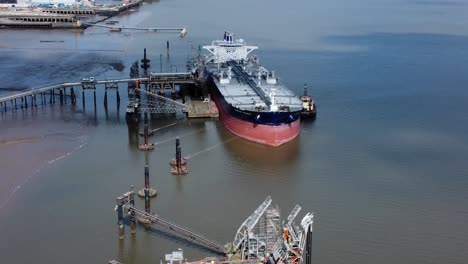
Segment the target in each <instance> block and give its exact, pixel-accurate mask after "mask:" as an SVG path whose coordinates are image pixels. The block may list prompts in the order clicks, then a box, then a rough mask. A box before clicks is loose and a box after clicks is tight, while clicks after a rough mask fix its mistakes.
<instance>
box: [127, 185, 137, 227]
mask: <svg viewBox="0 0 468 264" xmlns="http://www.w3.org/2000/svg"><path fill="white" fill-rule="evenodd" d="M131 190H132V191H133V186H132V187H131ZM129 200H130V201H129V202H130V205H131V206H132V208H135V193H134V192H133V193H132V195H130V197H129ZM130 232H131V233H132V234H135V233H136V217H135V211H134V210H131V211H130Z"/></svg>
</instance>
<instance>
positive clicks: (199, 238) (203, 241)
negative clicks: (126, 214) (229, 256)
mask: <svg viewBox="0 0 468 264" xmlns="http://www.w3.org/2000/svg"><path fill="white" fill-rule="evenodd" d="M124 207H125V208H127V209H128V210H129V211H131V210H133V211H134V212H135V213H136V214H137V215H138V216H140V217H144V218H146V219H149V220H150V221H151V223H152V224H155V225H158V226H159V227H162V228H164V229H165V231H167V232H169V233H170V234H173V235H175V236H178V237H180V238H183V239H186V240H188V241H190V242H192V243H194V244H197V245H200V246H203V247H205V248H208V249H210V250H211V251H213V252H216V253H219V254H224V247H223V246H222V245H219V244H218V243H216V242H214V241H211V240H209V239H207V238H206V237H204V236H203V235H201V234H198V233H195V232H193V231H190V230H189V229H187V228H185V227H182V226H180V225H177V224H175V223H172V222H170V221H168V220H165V219H163V218H161V217H160V216H158V215H156V214H150V213H147V212H145V211H144V210H141V209H138V208H136V207H134V206H131V205H130V204H126V205H124Z"/></svg>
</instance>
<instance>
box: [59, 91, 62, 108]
mask: <svg viewBox="0 0 468 264" xmlns="http://www.w3.org/2000/svg"><path fill="white" fill-rule="evenodd" d="M59 94H60V104H61V105H63V91H62V89H59Z"/></svg>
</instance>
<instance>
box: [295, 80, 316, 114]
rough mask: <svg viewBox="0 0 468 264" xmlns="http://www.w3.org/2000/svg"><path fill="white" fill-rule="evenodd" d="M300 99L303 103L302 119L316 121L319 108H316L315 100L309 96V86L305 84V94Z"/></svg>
mask: <svg viewBox="0 0 468 264" xmlns="http://www.w3.org/2000/svg"><path fill="white" fill-rule="evenodd" d="M299 99H301V102H302V111H301V117H302V118H309V119H312V120H315V118H316V117H317V107H316V106H315V101H314V98H312V96H310V95H308V94H307V84H304V94H303V95H302V96H301V97H299Z"/></svg>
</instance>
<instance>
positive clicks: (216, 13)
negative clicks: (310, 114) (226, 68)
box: [0, 0, 468, 264]
mask: <svg viewBox="0 0 468 264" xmlns="http://www.w3.org/2000/svg"><path fill="white" fill-rule="evenodd" d="M467 11H468V3H467V2H466V1H437V0H434V1H432V0H431V1H416V0H414V1H410V0H407V1H405V0H399V1H390V0H387V1H370V0H365V1H360V2H359V3H355V1H353V2H351V1H336V0H335V1H302V0H300V1H296V2H294V3H291V2H286V1H266V0H261V1H247V0H242V1H237V2H223V1H221V2H220V1H215V0H206V1H189V0H171V1H169V0H167V1H160V2H158V1H155V2H148V3H146V4H145V5H143V6H142V7H141V8H139V9H138V10H136V11H134V12H130V13H128V14H125V15H121V16H119V17H116V18H113V19H112V20H118V21H119V24H121V25H129V26H163V27H166V26H187V27H188V30H189V35H188V36H187V37H186V38H184V39H180V38H179V37H178V36H176V35H173V34H154V33H134V32H133V33H130V32H129V33H127V32H123V33H110V32H107V31H105V30H103V29H99V28H90V29H87V30H86V31H85V32H69V31H47V32H46V31H9V30H4V31H0V40H1V41H0V71H1V72H2V81H1V83H0V88H2V89H1V93H8V92H11V91H9V90H10V89H25V88H32V87H38V86H42V85H46V84H51V83H58V82H63V81H78V80H80V79H81V78H82V77H88V76H95V77H96V78H99V79H103V78H114V77H115V78H117V77H127V76H128V73H129V67H130V65H131V64H132V63H133V61H135V60H137V59H140V58H141V56H142V50H143V48H145V47H146V48H147V49H148V54H149V57H150V59H151V65H152V69H153V70H154V71H159V70H160V69H159V67H160V66H159V65H160V61H159V54H165V53H166V50H165V45H166V40H169V41H170V43H171V55H170V57H169V58H167V57H166V56H165V55H164V56H163V61H162V65H163V66H162V67H163V70H170V69H175V68H176V67H177V68H178V69H183V67H184V65H185V59H186V58H187V56H189V55H191V54H192V51H191V46H195V47H196V46H197V45H198V44H205V43H209V42H210V41H211V40H212V39H217V38H219V37H220V36H221V35H222V33H223V32H224V30H226V29H228V30H232V31H234V32H235V33H236V34H237V36H238V37H242V38H244V39H245V40H246V41H247V42H248V43H249V44H257V45H259V46H261V50H259V51H258V52H256V54H257V55H259V57H260V60H261V62H262V63H263V64H264V65H265V66H266V67H267V68H269V69H274V70H275V71H276V72H277V74H278V75H279V76H280V77H281V78H282V81H283V82H284V83H286V84H287V85H288V86H289V87H291V88H292V89H293V90H294V91H295V92H296V93H297V94H299V93H301V90H302V86H303V84H304V82H307V83H308V85H309V87H310V92H311V93H312V94H313V95H314V97H315V98H316V100H317V102H318V107H319V116H318V118H317V120H316V121H315V122H313V123H311V122H303V124H302V130H301V134H300V136H299V137H298V138H297V139H295V140H293V141H292V142H290V143H288V144H286V145H284V146H281V147H279V148H269V147H265V146H261V145H257V144H253V143H250V142H246V141H244V140H242V139H238V138H234V137H233V135H232V134H230V133H229V132H228V131H226V130H225V129H224V128H223V126H222V125H220V123H219V122H218V121H217V120H210V119H202V120H186V119H185V118H184V116H179V115H176V116H174V115H168V116H154V117H153V118H152V119H151V126H152V127H162V126H165V125H167V124H170V123H173V122H177V124H176V125H175V126H172V127H170V128H166V129H162V130H161V131H159V132H158V133H157V135H156V136H155V137H153V138H152V140H153V141H157V142H160V143H161V144H159V145H158V147H157V149H156V150H155V151H154V152H152V153H151V154H150V156H149V159H150V175H151V184H152V185H153V186H154V187H156V188H157V189H158V191H159V195H158V197H157V198H155V199H153V200H152V204H151V205H152V210H153V211H154V212H157V213H159V214H161V215H162V216H164V217H165V218H167V219H171V220H174V221H175V222H177V223H180V224H182V225H185V226H189V227H191V228H192V229H193V230H196V231H198V232H201V233H203V234H205V235H206V236H207V237H209V238H212V239H213V240H216V241H220V242H223V243H224V242H228V241H232V240H233V237H234V235H235V232H236V230H237V228H238V227H239V225H240V224H241V223H242V221H243V220H244V219H245V218H246V217H247V216H248V215H249V214H250V213H251V212H252V211H253V210H254V209H255V208H256V206H257V205H258V204H259V203H260V202H261V201H263V199H264V198H265V197H266V196H267V195H272V197H273V200H274V201H275V202H276V203H278V205H279V206H280V207H281V208H282V212H283V214H287V213H289V211H290V210H291V209H292V208H293V206H294V205H295V204H296V203H299V204H300V205H302V207H303V208H304V210H307V211H314V212H315V213H316V219H315V224H314V227H315V230H314V231H315V232H314V256H313V261H314V262H315V263H389V264H390V263H466V259H468V253H467V251H466V248H467V246H468V207H467V206H466V205H467V204H468V162H466V161H467V158H468V137H466V135H467V133H468V115H467V114H466V113H467V111H466V103H467V102H468V90H467V89H466V87H468V75H467V74H466V71H467V70H466V69H468V50H467V49H466V47H467V46H468V36H467V34H466V28H467V26H468V25H467V24H468V19H467V17H466V13H467ZM41 40H60V41H62V40H63V42H57V43H50V42H47V43H46V42H40V41H41ZM121 65H123V66H125V68H124V69H122V67H121ZM5 88H8V91H7V90H6V89H5ZM121 94H122V95H124V94H125V87H123V86H122V87H121ZM79 95H80V96H81V94H79ZM86 99H87V104H86V108H85V109H82V106H81V104H78V105H77V106H76V107H73V106H70V105H66V106H58V105H56V106H45V107H39V108H38V109H37V110H33V111H31V110H30V109H28V110H24V111H23V110H18V111H17V112H14V113H12V112H8V113H3V112H2V113H0V119H1V123H0V157H1V158H0V168H1V172H0V233H1V234H2V239H0V257H1V259H2V263H30V262H32V261H34V262H37V263H83V262H86V263H106V261H108V260H110V259H117V260H119V261H121V262H123V263H158V262H159V258H160V257H163V255H164V254H165V253H168V252H170V251H172V250H174V249H177V248H179V247H181V248H183V249H184V251H185V256H186V257H187V258H188V259H189V260H194V259H197V258H202V257H204V256H207V255H210V253H207V252H204V251H200V250H199V249H196V248H193V247H190V246H189V245H184V244H180V243H177V242H176V241H174V240H171V239H168V238H166V237H162V236H159V235H156V234H151V233H146V232H144V231H143V230H138V231H137V234H136V236H135V237H134V238H132V237H131V236H130V234H128V232H127V234H126V239H125V240H124V241H119V239H118V236H117V226H116V221H117V219H116V213H115V212H114V211H113V209H114V206H115V201H114V199H115V197H116V196H118V195H120V194H121V193H123V192H124V191H126V190H127V189H128V187H129V186H130V185H132V184H134V185H135V186H136V187H140V186H142V185H143V166H144V160H145V157H144V154H143V153H142V152H140V151H139V150H138V149H137V140H138V136H137V135H136V134H135V132H134V131H133V130H129V129H128V127H127V125H126V123H125V114H124V107H121V109H120V111H117V108H116V106H115V104H114V102H115V99H114V95H113V94H111V95H110V105H109V110H108V111H107V112H106V111H105V110H104V108H103V106H102V104H100V103H98V106H97V108H96V109H94V107H93V104H92V97H91V95H88V97H87V98H86ZM98 100H99V102H101V101H102V100H103V94H101V93H99V94H98ZM125 100H126V98H125V96H124V101H123V102H122V106H124V105H125ZM78 102H81V98H78ZM175 136H180V137H181V142H182V151H183V153H184V155H188V154H192V153H196V152H198V151H201V150H204V149H207V148H210V147H213V148H211V150H210V151H206V152H203V153H202V154H200V155H198V156H195V157H194V158H193V159H191V160H190V161H189V164H188V166H189V170H190V173H189V174H188V175H185V176H181V177H174V176H172V175H171V174H170V173H169V165H168V161H169V159H170V158H172V156H173V155H174V146H173V144H174V143H173V139H174V137H175ZM137 202H138V205H140V206H142V205H143V201H142V200H138V201H137ZM127 231H128V228H127Z"/></svg>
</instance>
